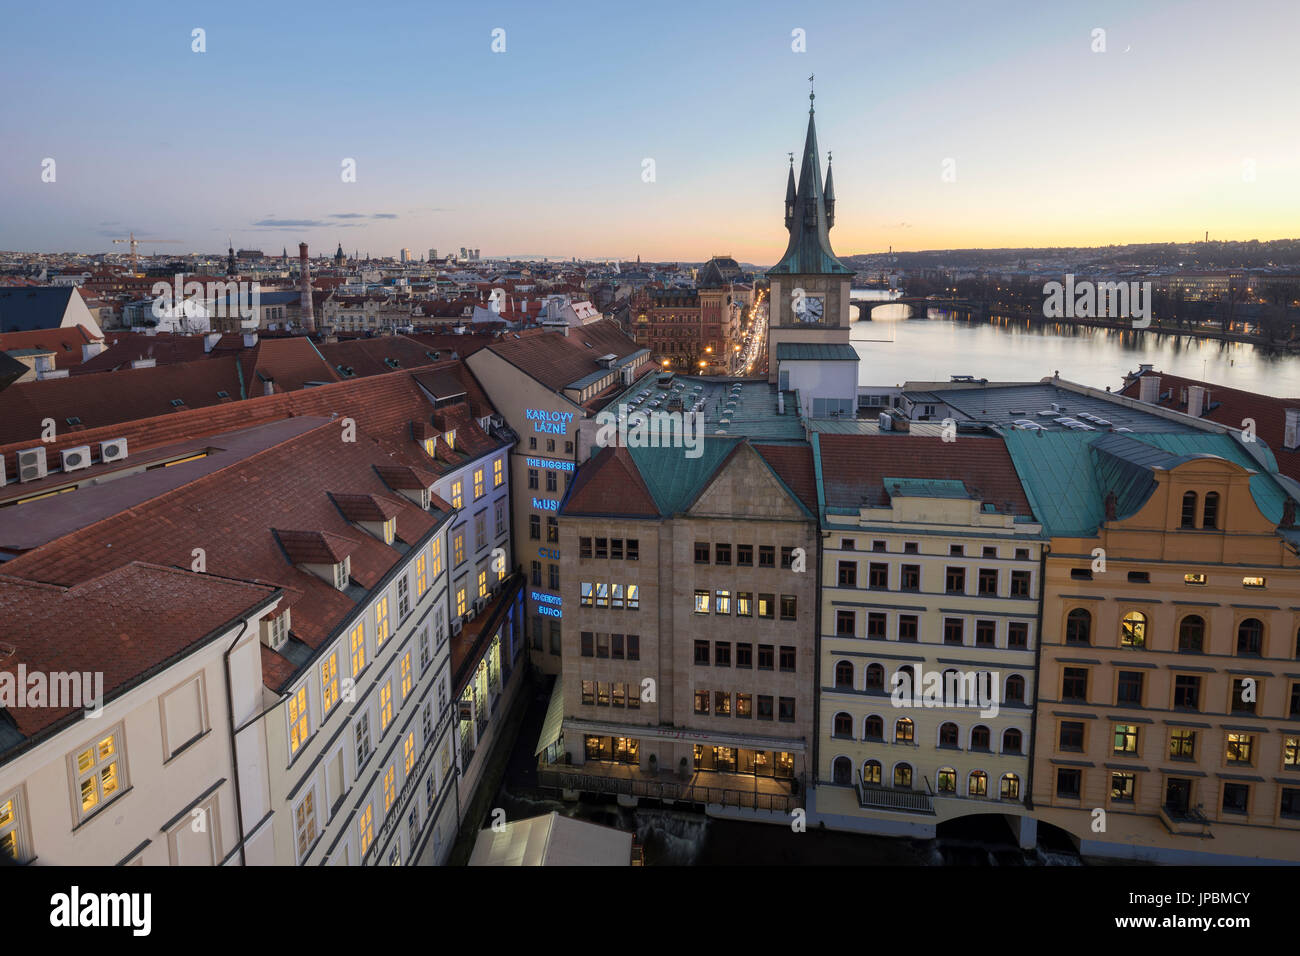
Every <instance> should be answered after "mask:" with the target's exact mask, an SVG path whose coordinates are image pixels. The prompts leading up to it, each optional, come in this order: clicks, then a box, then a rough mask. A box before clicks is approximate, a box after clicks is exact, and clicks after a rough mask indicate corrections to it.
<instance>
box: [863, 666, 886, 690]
mask: <svg viewBox="0 0 1300 956" xmlns="http://www.w3.org/2000/svg"><path fill="white" fill-rule="evenodd" d="M884 689H885V669H884V668H883V667H881V666H880V665H879V664H868V665H867V690H884Z"/></svg>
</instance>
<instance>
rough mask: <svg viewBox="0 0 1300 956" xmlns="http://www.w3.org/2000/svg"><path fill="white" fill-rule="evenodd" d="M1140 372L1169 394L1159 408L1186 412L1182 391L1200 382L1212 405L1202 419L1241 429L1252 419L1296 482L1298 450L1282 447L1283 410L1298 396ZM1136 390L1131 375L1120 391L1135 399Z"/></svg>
mask: <svg viewBox="0 0 1300 956" xmlns="http://www.w3.org/2000/svg"><path fill="white" fill-rule="evenodd" d="M1144 374H1147V375H1158V376H1159V377H1160V392H1161V394H1164V393H1165V392H1168V393H1169V398H1168V399H1166V400H1165V401H1163V402H1160V403H1159V404H1160V406H1161V407H1162V408H1171V409H1173V410H1174V411H1178V412H1184V413H1186V411H1187V402H1186V400H1185V399H1184V397H1183V390H1184V389H1185V388H1187V387H1189V386H1191V385H1200V386H1201V387H1203V388H1205V389H1207V390H1208V391H1209V400H1208V402H1207V405H1209V406H1212V407H1210V409H1209V411H1204V410H1203V411H1202V412H1201V417H1202V418H1204V419H1206V420H1207V421H1211V422H1215V423H1217V424H1220V425H1227V426H1228V427H1230V428H1242V427H1244V425H1243V423H1244V422H1245V420H1246V419H1248V418H1249V419H1253V420H1254V422H1255V435H1256V436H1257V437H1258V438H1259V439H1260V440H1261V441H1262V442H1264V444H1266V445H1268V447H1269V450H1270V451H1272V452H1273V456H1274V457H1275V458H1276V459H1277V466H1278V470H1279V471H1280V472H1281V473H1282V474H1284V475H1286V476H1287V477H1289V478H1294V479H1296V480H1297V481H1300V450H1292V451H1287V449H1286V448H1285V447H1284V445H1285V442H1284V435H1285V430H1286V410H1287V409H1288V408H1300V398H1275V397H1274V396H1272V395H1261V394H1259V393H1258V392H1247V391H1244V390H1243V389H1239V388H1228V387H1226V386H1223V385H1215V384H1214V383H1212V382H1202V381H1199V380H1197V379H1194V378H1183V377H1181V376H1179V375H1167V374H1165V373H1164V372H1156V371H1152V372H1147V373H1144ZM1140 389H1141V385H1140V377H1139V378H1134V379H1133V380H1132V381H1130V382H1129V383H1128V384H1127V385H1125V386H1124V388H1123V389H1121V390H1120V394H1121V395H1125V396H1127V397H1128V398H1137V397H1138V395H1139V393H1140Z"/></svg>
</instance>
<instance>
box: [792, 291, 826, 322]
mask: <svg viewBox="0 0 1300 956" xmlns="http://www.w3.org/2000/svg"><path fill="white" fill-rule="evenodd" d="M793 304H794V309H793V313H794V320H795V322H801V323H804V324H807V325H819V324H821V321H822V316H823V315H825V314H826V297H825V296H822V295H796V296H795V299H794V303H793Z"/></svg>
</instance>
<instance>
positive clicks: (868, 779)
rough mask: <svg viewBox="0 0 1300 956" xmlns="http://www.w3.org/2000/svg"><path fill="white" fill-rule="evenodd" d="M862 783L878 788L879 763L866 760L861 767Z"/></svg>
mask: <svg viewBox="0 0 1300 956" xmlns="http://www.w3.org/2000/svg"><path fill="white" fill-rule="evenodd" d="M862 782H863V783H870V784H875V785H876V786H877V787H878V786H880V761H879V760H868V761H867V762H866V763H864V764H863V765H862Z"/></svg>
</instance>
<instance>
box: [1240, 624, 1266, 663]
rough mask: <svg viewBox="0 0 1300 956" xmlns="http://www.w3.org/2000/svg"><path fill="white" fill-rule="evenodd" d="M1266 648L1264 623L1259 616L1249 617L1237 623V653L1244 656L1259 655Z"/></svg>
mask: <svg viewBox="0 0 1300 956" xmlns="http://www.w3.org/2000/svg"><path fill="white" fill-rule="evenodd" d="M1263 648H1264V625H1263V624H1262V623H1261V622H1260V621H1259V619H1258V618H1253V617H1248V618H1246V620H1244V621H1242V622H1241V623H1240V624H1239V625H1237V653H1238V654H1240V655H1241V656H1243V657H1259V655H1260V653H1261V651H1262V650H1263Z"/></svg>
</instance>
